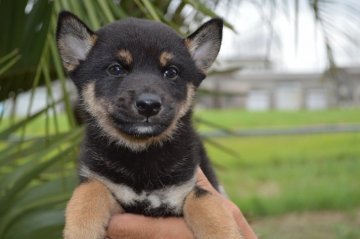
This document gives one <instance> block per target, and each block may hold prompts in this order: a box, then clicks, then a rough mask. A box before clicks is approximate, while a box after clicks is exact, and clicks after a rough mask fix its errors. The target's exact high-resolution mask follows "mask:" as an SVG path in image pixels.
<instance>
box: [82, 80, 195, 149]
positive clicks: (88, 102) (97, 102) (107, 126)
mask: <svg viewBox="0 0 360 239" xmlns="http://www.w3.org/2000/svg"><path fill="white" fill-rule="evenodd" d="M82 95H83V98H84V102H85V108H86V110H87V111H88V112H89V113H90V114H91V115H92V116H93V117H95V118H96V119H97V121H98V123H99V125H100V127H101V128H102V129H103V131H104V132H105V133H106V134H107V135H108V136H110V137H111V139H112V140H113V141H118V142H119V143H120V144H122V145H124V146H126V147H128V148H130V149H132V150H134V151H141V150H144V149H146V148H147V147H148V146H149V145H151V144H161V143H162V142H164V141H165V140H167V139H169V138H171V137H172V134H173V133H174V132H175V130H176V129H177V127H178V120H179V119H180V118H181V117H183V116H184V115H185V114H186V112H187V111H188V110H189V109H190V108H191V106H192V104H193V98H194V95H195V87H194V86H193V85H192V84H188V86H187V98H186V100H185V101H184V102H183V103H182V104H181V105H180V107H179V108H178V109H177V113H176V116H175V119H174V120H173V122H172V123H171V125H170V126H169V127H168V128H167V129H166V130H165V131H164V132H163V133H162V134H160V135H158V136H155V137H151V138H148V139H138V138H133V137H131V136H129V135H126V134H124V133H122V132H121V131H119V130H118V129H117V128H115V126H114V125H113V123H112V122H111V119H110V118H109V116H108V115H109V112H111V111H112V107H111V104H110V103H109V102H107V101H105V100H104V99H97V98H96V97H95V83H94V82H92V83H89V84H88V85H87V86H85V87H84V90H83V92H82Z"/></svg>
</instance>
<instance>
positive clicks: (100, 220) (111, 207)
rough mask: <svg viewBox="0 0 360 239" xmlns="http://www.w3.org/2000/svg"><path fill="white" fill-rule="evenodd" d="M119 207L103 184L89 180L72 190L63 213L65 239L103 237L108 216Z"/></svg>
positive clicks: (117, 210) (100, 238) (96, 238)
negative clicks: (64, 213)
mask: <svg viewBox="0 0 360 239" xmlns="http://www.w3.org/2000/svg"><path fill="white" fill-rule="evenodd" d="M120 211H121V208H120V206H119V205H118V203H117V202H116V200H115V198H114V197H113V195H112V194H111V192H110V191H109V190H108V189H107V188H106V187H105V185H104V184H102V183H100V182H99V181H96V180H90V181H87V182H84V183H82V184H80V185H79V186H78V187H77V188H76V189H75V191H74V193H73V195H72V197H71V199H70V201H69V203H68V205H67V207H66V215H65V229H64V238H65V239H103V238H105V233H106V227H107V225H108V222H109V220H110V217H111V216H112V215H113V214H114V213H116V212H120Z"/></svg>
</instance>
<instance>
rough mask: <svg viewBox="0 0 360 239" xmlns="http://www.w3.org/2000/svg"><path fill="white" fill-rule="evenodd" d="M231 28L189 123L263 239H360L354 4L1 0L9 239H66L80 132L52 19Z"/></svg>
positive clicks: (0, 113)
mask: <svg viewBox="0 0 360 239" xmlns="http://www.w3.org/2000/svg"><path fill="white" fill-rule="evenodd" d="M64 9H66V10H70V11H72V12H73V13H75V14H76V15H78V16H79V17H80V18H81V19H83V20H84V21H85V22H86V23H87V24H88V25H89V26H91V27H92V29H98V28H99V27H101V26H103V25H105V24H107V23H109V22H112V21H114V20H117V19H121V18H125V17H129V16H133V17H140V18H148V19H153V20H155V21H161V22H164V23H165V24H168V25H169V26H171V27H172V28H174V29H175V30H176V31H178V32H179V34H182V35H184V36H185V35H187V34H189V33H190V32H192V31H193V30H195V29H196V28H197V27H198V26H199V25H200V24H201V23H202V22H204V21H206V20H208V19H209V18H210V17H215V16H219V17H222V18H223V19H224V20H225V23H226V28H225V30H224V36H223V45H222V49H221V51H220V55H219V57H218V60H217V62H216V63H215V65H214V66H213V67H212V69H211V71H210V73H209V76H208V78H207V79H206V80H205V81H204V82H203V84H202V86H201V89H200V90H199V92H198V97H197V104H196V109H195V117H194V124H195V125H196V127H197V128H198V130H199V132H200V134H201V135H202V137H203V138H204V141H205V144H206V147H207V150H208V154H209V156H210V158H211V159H212V161H213V163H214V165H215V167H216V170H217V173H218V175H219V177H220V180H221V181H222V182H223V184H224V186H225V189H226V191H227V193H228V194H229V196H230V198H231V199H232V200H233V201H234V202H235V203H236V204H237V205H238V206H239V207H240V208H241V210H242V211H243V213H244V214H245V215H246V217H247V218H248V220H249V221H250V222H251V225H252V226H253V227H254V229H255V231H256V232H257V234H258V235H259V237H260V238H270V239H271V238H274V239H275V238H276V239H279V238H281V239H282V238H285V239H287V238H291V239H297V238H299V239H300V238H320V239H322V238H327V239H332V238H334V239H335V238H336V239H345V238H347V239H352V238H354V239H355V238H360V111H359V110H360V27H359V26H360V3H359V1H357V0H206V1H205V0H134V1H130V0H127V1H126V0H87V1H85V0H83V1H81V0H53V1H50V0H49V1H48V0H17V1H13V0H0V238H4V239H18V238H37V239H41V238H61V231H62V228H63V223H64V218H63V213H64V207H65V205H66V202H67V200H68V199H69V197H70V195H71V192H72V190H73V188H74V187H75V186H76V184H77V177H76V173H75V169H76V158H77V155H78V152H79V145H80V143H81V140H82V134H83V126H82V125H81V124H80V123H79V122H78V121H77V117H76V90H75V89H74V86H73V85H72V83H71V81H70V80H69V79H68V78H67V76H66V74H65V73H64V71H63V69H62V66H61V61H60V59H59V56H58V53H57V50H56V43H55V35H54V32H55V27H56V18H57V14H58V12H59V11H61V10H64Z"/></svg>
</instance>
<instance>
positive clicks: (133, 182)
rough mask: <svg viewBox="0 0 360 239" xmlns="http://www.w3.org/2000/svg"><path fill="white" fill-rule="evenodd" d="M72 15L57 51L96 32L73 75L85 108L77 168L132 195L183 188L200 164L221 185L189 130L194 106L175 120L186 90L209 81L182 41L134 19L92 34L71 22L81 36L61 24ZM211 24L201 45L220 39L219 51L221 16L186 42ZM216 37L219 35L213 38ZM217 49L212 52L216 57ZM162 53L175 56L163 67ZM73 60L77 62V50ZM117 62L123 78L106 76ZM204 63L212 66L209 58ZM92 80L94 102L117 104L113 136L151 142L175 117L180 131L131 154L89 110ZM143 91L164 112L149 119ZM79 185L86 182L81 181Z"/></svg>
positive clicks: (157, 212) (145, 208)
mask: <svg viewBox="0 0 360 239" xmlns="http://www.w3.org/2000/svg"><path fill="white" fill-rule="evenodd" d="M71 17H73V15H72V14H71V13H67V12H66V13H62V14H60V16H59V25H58V29H57V39H58V44H59V48H60V43H59V42H60V41H64V42H65V45H66V44H72V42H71V40H70V41H69V42H67V39H66V36H67V35H66V34H72V35H71V37H73V38H76V39H78V40H79V41H81V40H82V39H84V38H87V37H89V36H88V35H87V34H90V35H93V34H95V35H96V41H95V43H94V46H92V48H91V50H90V51H89V52H88V53H86V54H87V55H86V59H80V58H79V65H76V66H75V67H74V70H71V71H70V72H69V75H70V77H71V78H72V80H73V81H74V83H75V85H76V86H77V88H78V91H79V95H80V104H81V105H82V106H83V108H82V110H83V118H84V120H85V121H86V123H87V124H86V125H87V126H86V134H85V139H84V143H83V147H82V151H81V156H80V162H79V167H80V168H81V167H83V166H86V167H87V168H89V169H90V170H91V171H93V172H95V173H96V174H98V175H101V176H103V177H105V178H107V179H110V180H111V181H112V182H114V183H116V184H125V185H127V186H129V187H131V188H132V189H133V190H134V191H135V192H141V191H148V192H151V191H152V190H156V189H161V188H163V187H164V186H171V185H180V184H181V183H183V182H186V181H188V180H189V179H191V178H192V177H193V176H194V174H195V173H196V168H197V166H198V165H199V166H200V167H201V168H202V170H203V171H204V173H205V175H206V176H207V178H208V179H209V180H210V182H211V183H212V185H213V186H214V187H215V188H218V183H217V180H216V177H215V174H214V171H213V169H212V167H211V165H210V163H209V160H208V158H207V156H206V153H205V150H204V147H203V145H202V143H201V140H200V138H199V136H198V135H197V133H196V132H195V131H194V129H193V127H192V124H191V115H192V112H191V108H189V109H187V112H186V113H185V114H184V115H183V116H182V117H181V118H179V119H176V115H177V114H178V109H179V105H181V104H184V102H186V101H187V96H188V95H187V94H189V92H188V86H189V85H192V86H194V87H195V88H196V87H198V86H199V85H200V83H201V81H202V80H203V79H204V78H205V74H204V71H203V69H199V67H197V64H196V62H195V61H194V60H193V58H192V53H191V52H189V49H188V48H187V46H186V42H185V39H183V38H182V37H180V36H179V35H178V34H177V33H176V32H174V31H173V30H172V29H170V28H169V27H167V26H165V25H163V24H161V23H157V22H153V21H148V20H139V19H132V18H130V19H126V20H121V21H117V22H114V23H112V24H110V25H107V26H105V27H103V28H101V29H100V30H98V31H97V32H95V33H93V32H92V31H91V30H90V29H89V28H88V27H86V26H85V25H84V23H82V22H81V21H80V20H79V19H77V18H76V17H74V18H73V19H74V20H75V21H77V23H79V24H81V25H84V29H85V30H86V31H83V32H80V33H84V34H85V36H82V35H81V34H77V33H74V32H76V29H75V30H74V29H72V26H71V24H73V23H69V21H68V22H67V25H66V26H64V25H65V24H64V23H63V22H64V19H65V20H66V19H68V18H71ZM209 26H213V28H216V29H215V31H213V32H214V33H213V32H207V33H206V34H207V35H209V36H208V37H206V36H205V37H203V36H202V37H201V38H200V40H201V41H200V44H202V42H204V41H207V40H209V39H210V40H214V39H215V40H216V41H217V42H214V44H215V45H216V47H218V48H219V47H220V45H219V44H220V41H221V29H222V21H221V20H219V19H217V20H213V21H212V22H208V23H207V24H205V25H203V26H202V28H200V29H199V30H198V31H197V32H195V33H194V34H193V35H191V37H190V38H188V40H193V38H196V34H198V33H199V32H200V33H202V32H201V31H207V28H208V27H209ZM206 34H205V35H206ZM211 34H215V37H214V36H211ZM203 35H204V34H203ZM73 38H71V39H73ZM208 38H209V39H208ZM64 42H62V46H63V45H64ZM198 43H199V42H196V44H198ZM216 47H215V48H216ZM119 50H126V51H128V52H130V53H131V57H132V61H131V63H127V62H124V61H123V60H121V59H119V57H118V55H117V54H118V51H119ZM218 50H219V49H217V50H216V49H215V50H214V51H216V55H217V52H218ZM60 52H61V51H60ZM163 52H170V53H171V54H172V55H173V58H172V59H171V60H170V61H169V63H168V64H167V65H166V66H160V64H159V57H160V55H161V54H162V53H163ZM216 55H215V56H216ZM71 57H74V58H75V59H76V57H77V55H76V53H74V55H73V56H71ZM212 58H213V59H212ZM212 58H210V60H212V61H213V60H214V57H212ZM211 63H212V62H211ZM113 64H119V65H120V67H121V71H122V72H121V73H120V74H119V75H112V74H110V73H109V67H110V66H112V65H113ZM206 64H207V65H209V64H210V62H209V60H208V59H207V62H206ZM169 66H176V68H177V69H178V73H179V75H178V77H177V78H176V79H167V78H166V77H165V76H164V74H165V73H164V72H165V71H166V70H168V69H169ZM90 83H93V84H94V87H95V90H94V94H95V97H96V99H103V100H106V102H107V104H108V105H111V106H112V111H111V112H108V115H107V116H108V117H109V119H110V123H111V125H112V127H113V131H114V132H115V133H119V132H120V133H121V134H123V135H124V134H125V135H126V137H128V138H130V141H131V140H134V142H135V141H136V140H140V141H146V140H147V139H150V138H152V137H156V136H159V135H161V134H163V133H164V132H165V131H166V129H167V128H168V127H170V125H171V124H172V123H173V121H174V120H177V122H176V125H177V128H176V130H174V132H172V133H171V135H170V136H169V137H168V138H166V139H163V140H161V142H159V143H153V144H150V145H148V146H147V147H146V148H145V149H141V150H134V149H131V148H129V147H128V146H126V145H123V144H121V143H119V142H117V141H116V140H114V139H113V138H111V137H110V136H109V137H108V136H107V135H108V132H106V131H104V130H103V127H102V125H101V124H99V120H98V119H97V117H96V115H95V116H94V115H93V114H91V112H89V110H88V109H86V104H87V102H86V97H84V95H83V91H84V87H86V86H87V85H88V84H90ZM144 93H146V94H153V95H156V96H158V97H159V99H160V103H161V111H160V113H159V114H157V115H155V116H151V117H147V116H144V115H141V114H139V112H138V110H137V109H136V101H137V100H138V98H139V95H142V94H144ZM148 125H149V127H151V130H149V132H145V133H141V132H138V131H136V130H138V129H139V127H145V126H148ZM120 133H119V134H120ZM119 137H121V136H119ZM125 140H126V139H125ZM134 144H136V142H135V143H134ZM81 180H82V181H84V180H87V179H86V178H81ZM122 207H123V208H124V209H125V211H128V212H132V213H141V214H145V215H151V216H169V215H173V214H174V213H173V212H172V209H171V208H169V207H168V206H167V205H161V206H160V207H158V208H156V209H152V208H150V207H149V205H148V204H147V202H146V201H142V202H139V203H137V204H132V205H122Z"/></svg>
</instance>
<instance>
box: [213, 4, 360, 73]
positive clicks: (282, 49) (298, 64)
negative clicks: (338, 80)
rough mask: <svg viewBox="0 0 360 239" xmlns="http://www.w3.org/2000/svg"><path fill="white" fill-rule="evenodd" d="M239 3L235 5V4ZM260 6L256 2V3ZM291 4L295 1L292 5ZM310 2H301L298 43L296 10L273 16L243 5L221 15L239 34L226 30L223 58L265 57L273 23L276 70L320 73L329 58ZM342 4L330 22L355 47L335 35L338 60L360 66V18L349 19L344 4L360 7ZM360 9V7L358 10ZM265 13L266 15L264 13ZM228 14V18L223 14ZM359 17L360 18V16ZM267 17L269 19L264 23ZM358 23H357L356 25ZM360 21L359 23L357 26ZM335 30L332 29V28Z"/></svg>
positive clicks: (265, 9)
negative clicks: (270, 26) (349, 38)
mask: <svg viewBox="0 0 360 239" xmlns="http://www.w3.org/2000/svg"><path fill="white" fill-rule="evenodd" d="M233 2H235V1H233ZM254 2H256V1H254ZM288 2H289V4H291V3H290V2H292V1H288ZM307 2H308V1H307V0H302V1H300V8H299V9H300V10H299V16H298V21H299V30H298V36H297V40H296V30H295V22H294V19H295V13H294V12H295V11H294V6H291V5H290V6H288V7H289V9H290V10H291V11H287V14H285V13H284V10H282V9H278V10H277V12H276V13H274V14H273V17H272V18H271V17H269V16H270V15H271V11H270V8H269V7H266V6H264V5H262V6H263V8H262V9H263V10H259V9H260V8H259V7H257V6H256V5H255V4H250V3H249V2H247V1H242V3H240V1H239V5H238V6H236V7H233V8H232V10H231V11H227V10H226V9H225V7H222V9H225V10H221V9H220V10H219V12H220V13H219V14H220V15H222V16H226V17H225V18H226V19H227V20H228V21H229V22H231V23H233V25H234V26H235V29H236V31H237V34H234V33H233V32H232V31H231V30H229V29H225V30H224V37H223V46H222V50H221V52H220V56H219V57H220V58H223V59H224V58H244V57H246V56H249V57H251V56H265V55H266V52H267V46H268V43H269V39H271V37H270V36H271V31H270V30H269V29H270V28H269V27H268V25H267V23H269V21H267V20H266V19H272V21H270V22H271V24H272V26H273V38H272V39H273V40H272V44H271V48H270V49H271V52H270V58H271V59H272V60H274V62H275V64H276V66H275V69H276V70H279V71H292V72H294V71H296V72H299V71H302V72H314V71H315V72H318V71H322V70H324V68H325V67H326V66H327V55H326V49H325V44H324V37H323V34H322V30H321V28H320V27H319V26H318V27H316V26H315V22H314V18H313V15H312V14H313V13H312V12H311V10H310V8H309V7H308V5H307ZM338 2H339V4H337V5H332V6H329V7H327V9H326V10H327V13H326V14H327V15H326V17H327V18H326V19H331V21H330V25H332V24H333V25H335V26H337V27H338V29H341V30H340V31H344V32H345V34H349V35H351V37H352V38H353V41H354V42H355V43H351V40H348V39H347V38H346V37H344V34H342V33H340V32H339V31H331V42H332V44H333V49H334V56H335V59H336V62H337V64H338V65H340V66H350V65H352V66H360V40H359V38H360V27H359V26H360V20H359V19H360V18H358V19H352V18H351V17H349V16H348V14H347V13H348V11H349V10H348V8H346V7H347V6H345V5H344V4H343V3H349V5H351V4H355V5H357V4H360V3H359V1H358V2H357V1H354V0H343V1H341V0H338ZM356 7H359V9H360V5H359V6H356ZM261 11H263V13H261ZM221 12H224V14H221ZM358 14H359V15H360V12H359V13H358ZM359 15H358V16H359ZM264 16H265V19H264ZM356 20H357V21H356ZM355 21H356V22H355ZM329 29H331V28H329Z"/></svg>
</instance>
